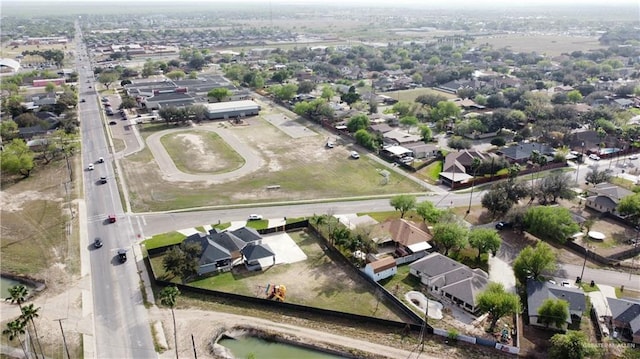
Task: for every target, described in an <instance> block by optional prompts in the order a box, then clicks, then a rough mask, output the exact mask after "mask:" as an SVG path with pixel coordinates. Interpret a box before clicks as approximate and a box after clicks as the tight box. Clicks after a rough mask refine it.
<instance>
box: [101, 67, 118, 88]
mask: <svg viewBox="0 0 640 359" xmlns="http://www.w3.org/2000/svg"><path fill="white" fill-rule="evenodd" d="M118 77H119V76H118V73H117V72H114V71H108V72H102V73H100V75H99V76H98V82H99V83H101V84H103V85H104V86H105V87H106V88H107V89H109V86H111V83H113V82H114V81H117V80H118Z"/></svg>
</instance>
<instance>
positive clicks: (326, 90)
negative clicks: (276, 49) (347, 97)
mask: <svg viewBox="0 0 640 359" xmlns="http://www.w3.org/2000/svg"><path fill="white" fill-rule="evenodd" d="M335 95H336V92H335V91H334V90H333V89H332V88H331V86H329V85H325V86H323V87H322V94H321V95H320V97H322V98H323V99H325V100H327V101H331V98H333V96H335Z"/></svg>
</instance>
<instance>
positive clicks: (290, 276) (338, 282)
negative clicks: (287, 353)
mask: <svg viewBox="0 0 640 359" xmlns="http://www.w3.org/2000/svg"><path fill="white" fill-rule="evenodd" d="M289 235H290V237H291V238H292V239H293V240H294V242H295V243H296V244H297V245H298V246H299V247H300V248H301V249H302V251H303V252H304V254H306V256H307V259H306V260H304V261H301V262H296V263H291V264H279V265H276V266H274V267H271V268H268V269H266V270H264V271H262V272H249V271H247V270H246V269H244V267H242V266H237V267H235V268H234V269H233V270H232V271H231V272H226V273H220V274H217V275H214V276H210V277H205V278H201V279H198V280H195V281H193V282H189V283H188V284H189V285H192V286H195V287H200V288H206V289H211V290H217V291H222V292H231V293H235V294H240V295H245V296H255V297H261V298H265V297H266V295H265V290H266V288H267V285H284V286H285V287H286V289H287V290H286V302H290V303H295V304H301V305H306V306H311V307H317V308H324V309H330V310H336V311H341V312H347V313H354V314H359V315H366V316H374V317H378V318H384V319H389V320H395V321H403V320H404V317H401V316H399V315H398V314H396V312H395V310H394V309H392V307H390V306H387V305H386V303H385V301H384V299H383V297H382V296H378V295H376V294H375V291H374V288H373V287H372V286H371V285H370V284H369V283H368V282H366V281H365V280H363V279H362V278H361V277H360V276H359V275H358V274H357V273H356V272H354V270H353V269H352V268H351V267H349V266H348V265H346V264H344V263H343V262H342V261H341V260H340V259H339V258H333V257H332V255H331V254H330V253H331V252H327V251H324V250H323V248H322V245H321V242H320V240H319V239H318V238H316V237H315V236H313V235H312V234H310V233H308V232H307V231H297V232H290V233H289ZM162 258H163V257H162V256H158V257H155V258H151V264H152V267H153V270H154V273H155V275H156V276H157V277H158V278H163V277H164V278H166V279H170V280H175V281H178V280H179V279H177V278H171V277H168V276H167V274H166V273H165V271H164V269H163V268H162Z"/></svg>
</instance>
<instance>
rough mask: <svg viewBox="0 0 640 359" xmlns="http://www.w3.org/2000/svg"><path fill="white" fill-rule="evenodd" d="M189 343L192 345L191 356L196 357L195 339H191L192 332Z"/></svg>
mask: <svg viewBox="0 0 640 359" xmlns="http://www.w3.org/2000/svg"><path fill="white" fill-rule="evenodd" d="M191 345H192V346H193V357H194V358H195V359H198V353H197V352H196V341H195V340H194V339H193V334H191Z"/></svg>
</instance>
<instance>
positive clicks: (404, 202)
mask: <svg viewBox="0 0 640 359" xmlns="http://www.w3.org/2000/svg"><path fill="white" fill-rule="evenodd" d="M389 204H390V205H391V206H392V207H393V208H395V209H396V211H400V218H404V215H405V214H406V213H407V211H410V210H412V209H413V208H415V206H416V197H415V196H410V195H407V194H401V195H397V196H394V197H391V199H390V200H389Z"/></svg>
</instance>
